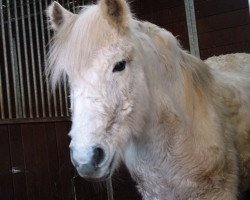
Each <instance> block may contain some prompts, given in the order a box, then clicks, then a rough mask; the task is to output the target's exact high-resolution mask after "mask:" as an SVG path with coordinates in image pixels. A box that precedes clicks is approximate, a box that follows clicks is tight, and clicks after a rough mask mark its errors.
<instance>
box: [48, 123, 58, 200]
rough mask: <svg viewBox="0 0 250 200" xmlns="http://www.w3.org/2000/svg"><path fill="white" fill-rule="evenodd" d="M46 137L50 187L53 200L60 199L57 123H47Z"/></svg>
mask: <svg viewBox="0 0 250 200" xmlns="http://www.w3.org/2000/svg"><path fill="white" fill-rule="evenodd" d="M44 126H45V130H46V131H45V135H46V140H47V142H46V143H47V144H46V145H47V150H48V155H47V156H48V161H49V174H50V187H51V190H52V194H53V199H54V200H56V199H60V193H61V192H60V191H59V185H60V182H59V160H58V159H59V158H58V149H57V140H56V129H55V123H54V122H53V123H45V124H44Z"/></svg>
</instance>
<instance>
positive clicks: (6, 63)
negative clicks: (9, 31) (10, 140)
mask: <svg viewBox="0 0 250 200" xmlns="http://www.w3.org/2000/svg"><path fill="white" fill-rule="evenodd" d="M0 5H1V7H0V11H1V12H0V15H1V24H3V22H4V19H3V18H4V17H3V6H2V5H3V1H2V0H0ZM1 31H2V43H3V57H4V69H5V79H6V92H7V105H8V118H9V119H12V110H11V98H10V81H9V71H8V60H7V47H6V40H5V31H4V26H2V28H1Z"/></svg>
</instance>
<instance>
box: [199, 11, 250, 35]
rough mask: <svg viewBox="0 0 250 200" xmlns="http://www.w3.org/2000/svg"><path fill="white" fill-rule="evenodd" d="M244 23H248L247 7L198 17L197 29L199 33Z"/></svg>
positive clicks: (249, 20) (249, 21) (249, 19)
mask: <svg viewBox="0 0 250 200" xmlns="http://www.w3.org/2000/svg"><path fill="white" fill-rule="evenodd" d="M246 24H250V16H249V9H248V8H245V9H240V10H236V11H232V12H227V13H222V14H218V15H213V16H209V17H206V18H202V19H199V20H197V30H198V34H199V33H206V32H210V31H215V30H220V29H225V28H231V27H234V26H242V25H246Z"/></svg>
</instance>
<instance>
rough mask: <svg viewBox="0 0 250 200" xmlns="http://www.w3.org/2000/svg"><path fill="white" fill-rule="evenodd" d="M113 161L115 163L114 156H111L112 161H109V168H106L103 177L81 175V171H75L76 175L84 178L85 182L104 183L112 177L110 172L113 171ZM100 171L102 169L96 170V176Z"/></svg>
mask: <svg viewBox="0 0 250 200" xmlns="http://www.w3.org/2000/svg"><path fill="white" fill-rule="evenodd" d="M114 161H115V155H114V156H113V158H112V160H111V161H110V164H109V166H108V167H107V169H106V170H105V172H104V173H102V174H104V175H101V176H95V175H93V176H92V175H88V176H86V175H84V174H82V173H81V170H80V169H77V171H78V174H79V175H80V176H81V177H82V178H84V179H85V180H87V181H91V182H101V181H105V180H107V179H108V178H110V177H111V175H112V171H113V165H114ZM101 170H102V168H98V169H97V171H96V174H98V173H100V171H101Z"/></svg>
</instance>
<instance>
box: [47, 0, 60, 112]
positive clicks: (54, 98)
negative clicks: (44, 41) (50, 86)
mask: <svg viewBox="0 0 250 200" xmlns="http://www.w3.org/2000/svg"><path fill="white" fill-rule="evenodd" d="M45 5H46V7H48V1H47V0H46V1H45ZM47 27H49V21H48V20H47ZM47 31H48V39H49V46H50V41H51V35H50V30H49V28H47ZM53 103H54V112H55V116H56V117H58V110H57V99H56V93H54V94H53Z"/></svg>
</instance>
